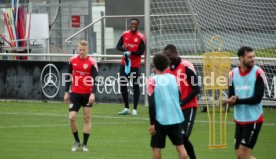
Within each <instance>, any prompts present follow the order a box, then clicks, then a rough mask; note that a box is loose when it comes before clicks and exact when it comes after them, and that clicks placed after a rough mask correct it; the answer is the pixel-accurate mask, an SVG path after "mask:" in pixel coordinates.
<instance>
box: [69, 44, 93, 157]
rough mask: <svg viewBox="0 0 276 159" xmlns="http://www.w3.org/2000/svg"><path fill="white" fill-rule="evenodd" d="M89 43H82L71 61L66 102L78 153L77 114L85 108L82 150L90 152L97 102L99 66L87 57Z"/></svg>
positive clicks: (74, 146) (74, 148)
mask: <svg viewBox="0 0 276 159" xmlns="http://www.w3.org/2000/svg"><path fill="white" fill-rule="evenodd" d="M88 50H89V49H88V42H87V41H81V42H80V43H79V44H78V48H77V51H78V55H77V56H74V57H72V58H71V59H70V62H69V69H68V73H69V74H71V75H72V78H70V79H68V81H69V82H67V83H66V88H65V89H66V90H65V94H64V101H65V102H66V103H70V104H69V121H70V127H71V130H72V133H73V136H74V138H75V144H74V145H73V147H72V149H71V150H72V151H73V152H74V151H76V150H77V149H78V148H79V147H80V139H79V136H78V128H77V121H76V120H77V114H78V111H79V109H80V108H81V107H83V117H84V128H83V143H82V150H83V151H88V149H87V142H88V138H89V134H90V131H91V117H90V113H91V107H92V105H93V103H94V101H95V91H96V89H93V85H94V84H96V81H95V80H96V76H97V75H98V66H97V63H96V61H95V60H94V59H92V58H91V57H89V56H88V55H87V53H88ZM70 85H71V91H72V93H71V96H70V98H69V93H68V92H69V87H70Z"/></svg>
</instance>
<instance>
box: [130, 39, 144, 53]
mask: <svg viewBox="0 0 276 159" xmlns="http://www.w3.org/2000/svg"><path fill="white" fill-rule="evenodd" d="M144 52H145V42H144V40H141V42H140V44H139V47H138V50H137V51H134V52H131V54H132V55H137V56H140V55H143V54H144Z"/></svg>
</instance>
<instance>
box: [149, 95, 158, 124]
mask: <svg viewBox="0 0 276 159" xmlns="http://www.w3.org/2000/svg"><path fill="white" fill-rule="evenodd" d="M148 101H149V118H150V125H155V123H156V118H155V117H156V113H155V99H154V93H153V94H152V95H148Z"/></svg>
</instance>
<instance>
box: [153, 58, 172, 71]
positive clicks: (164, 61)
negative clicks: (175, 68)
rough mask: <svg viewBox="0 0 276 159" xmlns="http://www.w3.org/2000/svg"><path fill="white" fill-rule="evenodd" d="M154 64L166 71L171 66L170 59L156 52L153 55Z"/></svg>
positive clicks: (158, 68)
mask: <svg viewBox="0 0 276 159" xmlns="http://www.w3.org/2000/svg"><path fill="white" fill-rule="evenodd" d="M152 61H153V65H154V67H155V68H156V69H157V70H159V71H162V72H163V71H164V70H165V69H166V68H168V66H169V59H168V57H167V56H165V55H164V54H156V55H154V57H153V60H152Z"/></svg>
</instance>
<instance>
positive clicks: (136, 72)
mask: <svg viewBox="0 0 276 159" xmlns="http://www.w3.org/2000/svg"><path fill="white" fill-rule="evenodd" d="M131 69H132V70H131V73H133V81H132V85H133V92H134V93H133V99H134V100H133V111H132V115H137V107H138V102H139V97H140V85H139V82H140V79H139V77H140V69H139V68H131Z"/></svg>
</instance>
